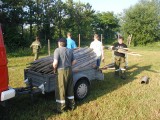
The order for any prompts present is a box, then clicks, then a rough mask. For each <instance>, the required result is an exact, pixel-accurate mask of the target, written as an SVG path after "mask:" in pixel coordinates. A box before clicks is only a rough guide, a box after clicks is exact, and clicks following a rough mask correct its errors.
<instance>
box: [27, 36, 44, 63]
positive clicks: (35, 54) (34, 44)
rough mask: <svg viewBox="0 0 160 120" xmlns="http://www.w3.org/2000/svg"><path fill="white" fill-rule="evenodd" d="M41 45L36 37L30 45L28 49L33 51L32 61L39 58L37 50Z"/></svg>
mask: <svg viewBox="0 0 160 120" xmlns="http://www.w3.org/2000/svg"><path fill="white" fill-rule="evenodd" d="M41 47H42V46H41V43H40V41H39V37H36V40H35V41H34V42H33V43H32V44H31V46H30V48H32V49H33V54H34V61H35V60H37V59H38V57H39V50H40V48H41Z"/></svg>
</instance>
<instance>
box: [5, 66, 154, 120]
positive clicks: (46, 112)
mask: <svg viewBox="0 0 160 120" xmlns="http://www.w3.org/2000/svg"><path fill="white" fill-rule="evenodd" d="M144 70H147V71H152V70H151V65H149V66H143V67H140V66H138V64H136V65H133V66H131V67H129V68H128V71H127V74H128V75H127V79H126V80H121V79H120V78H118V79H115V78H114V71H110V70H108V71H106V73H104V75H105V80H103V81H93V82H92V84H91V86H90V94H89V95H88V97H87V98H85V99H84V100H82V101H76V103H77V106H81V105H82V104H84V103H88V102H89V101H93V100H96V99H97V98H99V97H101V96H103V95H106V94H108V93H110V92H112V91H114V90H116V89H118V88H120V87H122V86H124V85H125V84H127V83H129V82H132V81H133V80H135V79H136V76H137V75H138V74H141V72H142V71H144ZM152 72H156V71H152ZM34 98H35V99H34V101H33V103H32V102H31V99H30V96H29V95H22V96H19V97H16V98H14V99H12V100H11V101H10V102H9V103H10V104H9V107H8V108H9V109H10V110H9V114H7V115H9V116H10V119H11V120H17V119H18V120H45V119H48V118H49V117H51V116H53V117H54V116H55V115H56V114H55V113H54V112H53V109H54V108H56V102H55V97H54V93H49V94H46V95H35V96H34Z"/></svg>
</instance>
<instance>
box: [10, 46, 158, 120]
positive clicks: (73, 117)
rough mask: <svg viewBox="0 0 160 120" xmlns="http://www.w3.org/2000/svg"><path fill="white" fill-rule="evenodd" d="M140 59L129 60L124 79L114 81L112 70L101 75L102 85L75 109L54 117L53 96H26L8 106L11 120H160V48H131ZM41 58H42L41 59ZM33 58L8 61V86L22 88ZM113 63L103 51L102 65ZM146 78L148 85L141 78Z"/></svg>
mask: <svg viewBox="0 0 160 120" xmlns="http://www.w3.org/2000/svg"><path fill="white" fill-rule="evenodd" d="M133 50H134V51H136V52H138V53H140V54H142V55H143V56H142V57H137V56H129V59H128V61H129V68H128V71H127V79H126V80H121V79H115V78H114V71H113V70H106V71H103V72H104V74H105V80H104V81H94V82H92V85H91V87H90V93H89V95H88V97H87V98H86V99H84V100H83V101H76V102H77V109H76V110H74V111H68V112H64V113H63V114H61V115H57V114H55V113H54V112H53V109H54V108H55V105H56V103H55V98H54V93H50V94H47V95H35V96H34V98H35V99H34V104H32V103H31V99H30V96H29V95H22V96H19V97H16V98H14V99H12V100H11V101H10V102H9V103H10V105H9V108H10V112H9V114H10V118H11V120H159V119H160V94H159V92H160V52H159V51H160V48H156V49H148V48H133ZM42 57H44V56H42ZM32 60H33V56H27V57H15V58H13V57H10V58H9V59H8V68H9V81H10V86H12V87H14V88H16V87H22V86H25V84H24V83H23V80H24V76H23V72H24V68H26V66H27V64H28V63H29V62H32ZM111 62H112V57H111V52H110V51H107V50H105V63H102V66H103V65H104V64H108V63H111ZM143 76H149V77H150V79H149V84H141V77H143Z"/></svg>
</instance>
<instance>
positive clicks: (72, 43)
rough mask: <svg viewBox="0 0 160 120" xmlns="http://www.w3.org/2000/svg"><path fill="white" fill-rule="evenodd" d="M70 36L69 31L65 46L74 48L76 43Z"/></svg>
mask: <svg viewBox="0 0 160 120" xmlns="http://www.w3.org/2000/svg"><path fill="white" fill-rule="evenodd" d="M71 37H72V35H71V33H67V48H69V49H75V48H77V45H76V43H75V41H74V40H73V39H72V38H71Z"/></svg>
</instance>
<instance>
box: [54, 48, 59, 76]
mask: <svg viewBox="0 0 160 120" xmlns="http://www.w3.org/2000/svg"><path fill="white" fill-rule="evenodd" d="M58 58H59V54H58V50H57V49H56V50H55V51H54V61H53V68H54V70H53V71H54V73H56V70H57V67H58Z"/></svg>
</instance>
